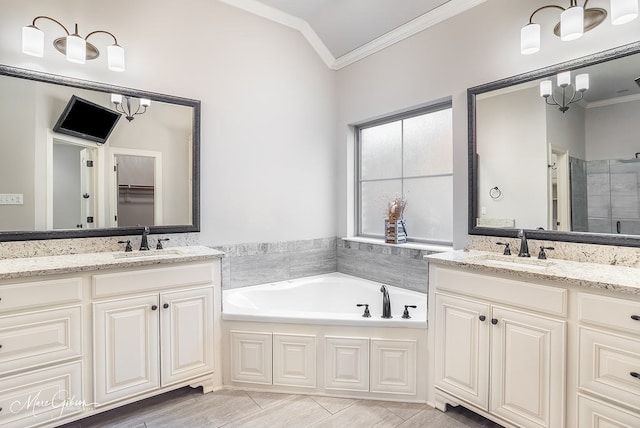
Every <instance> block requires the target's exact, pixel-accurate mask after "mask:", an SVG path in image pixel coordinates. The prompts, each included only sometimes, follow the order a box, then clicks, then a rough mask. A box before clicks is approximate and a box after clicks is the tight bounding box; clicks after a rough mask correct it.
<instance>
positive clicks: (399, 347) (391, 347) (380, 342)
mask: <svg viewBox="0 0 640 428" xmlns="http://www.w3.org/2000/svg"><path fill="white" fill-rule="evenodd" d="M416 349H417V343H416V341H415V340H385V339H371V392H381V393H392V394H393V393H395V394H409V395H415V393H416Z"/></svg>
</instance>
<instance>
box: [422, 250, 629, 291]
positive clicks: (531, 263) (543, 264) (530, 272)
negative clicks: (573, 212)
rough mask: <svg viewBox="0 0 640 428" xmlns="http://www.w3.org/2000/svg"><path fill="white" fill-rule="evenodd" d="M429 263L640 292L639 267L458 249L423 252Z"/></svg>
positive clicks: (481, 271) (604, 288)
mask: <svg viewBox="0 0 640 428" xmlns="http://www.w3.org/2000/svg"><path fill="white" fill-rule="evenodd" d="M425 259H426V260H427V261H428V262H429V263H435V264H439V265H444V266H452V267H464V268H468V269H470V270H473V271H477V272H480V273H497V274H511V275H514V276H516V277H519V278H522V279H534V280H535V279H539V280H550V281H555V282H557V283H559V284H567V285H576V286H582V287H590V288H595V289H602V290H611V291H616V292H619V293H627V294H634V295H637V296H640V269H638V268H632V267H626V266H611V265H604V264H597V263H582V262H574V261H569V260H559V259H548V260H538V259H536V258H530V259H528V258H519V257H517V256H516V255H512V256H503V255H501V254H500V253H492V252H487V251H475V250H458V251H451V252H447V253H439V254H433V255H428V256H425Z"/></svg>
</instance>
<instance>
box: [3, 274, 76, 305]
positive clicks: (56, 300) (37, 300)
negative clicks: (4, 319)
mask: <svg viewBox="0 0 640 428" xmlns="http://www.w3.org/2000/svg"><path fill="white" fill-rule="evenodd" d="M81 300H82V278H66V279H52V280H49V281H33V282H24V283H20V284H8V285H3V286H2V287H1V288H0V314H2V313H6V312H9V311H15V310H19V309H28V308H36V307H41V306H52V305H57V304H62V303H77V302H80V301H81Z"/></svg>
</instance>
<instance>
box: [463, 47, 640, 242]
mask: <svg viewBox="0 0 640 428" xmlns="http://www.w3.org/2000/svg"><path fill="white" fill-rule="evenodd" d="M566 72H570V73H569V74H568V75H567V74H566ZM563 73H565V74H563ZM585 75H586V76H588V77H585ZM558 79H559V80H560V81H558ZM566 79H568V82H569V84H568V85H566V84H565V83H563V82H564V81H565V80H566ZM543 82H545V83H543ZM467 99H468V115H469V117H468V119H469V122H468V126H469V130H468V131H469V153H468V155H469V234H470V235H487V236H504V237H516V236H517V233H518V231H519V230H520V229H524V230H525V231H527V237H529V238H533V239H540V240H551V241H565V242H581V243H593V244H605V245H622V246H633V247H640V140H638V135H640V120H638V119H639V118H640V42H636V43H632V44H629V45H625V46H621V47H618V48H614V49H611V50H607V51H604V52H600V53H597V54H594V55H590V56H587V57H583V58H578V59H575V60H572V61H568V62H564V63H561V64H557V65H553V66H551V67H547V68H544V69H539V70H536V71H532V72H529V73H525V74H521V75H517V76H513V77H510V78H507V79H502V80H499V81H496V82H492V83H488V84H484V85H480V86H476V87H473V88H470V89H468V90H467Z"/></svg>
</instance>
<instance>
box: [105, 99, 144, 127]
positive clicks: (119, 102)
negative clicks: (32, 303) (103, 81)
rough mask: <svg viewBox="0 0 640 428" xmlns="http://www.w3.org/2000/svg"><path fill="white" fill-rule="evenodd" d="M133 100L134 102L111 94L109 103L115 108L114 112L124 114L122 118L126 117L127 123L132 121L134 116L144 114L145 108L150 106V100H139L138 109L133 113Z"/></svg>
mask: <svg viewBox="0 0 640 428" xmlns="http://www.w3.org/2000/svg"><path fill="white" fill-rule="evenodd" d="M134 100H136V98H131V97H127V96H122V95H120V94H111V102H112V103H113V105H114V106H115V109H116V111H117V112H118V113H122V114H124V117H126V118H127V120H128V121H129V122H131V121H132V120H133V117H134V116H136V115H138V114H145V113H146V112H147V107H149V106H150V105H151V100H149V99H146V98H140V99H138V107H137V108H136V109H135V111H134V108H133V104H134Z"/></svg>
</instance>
